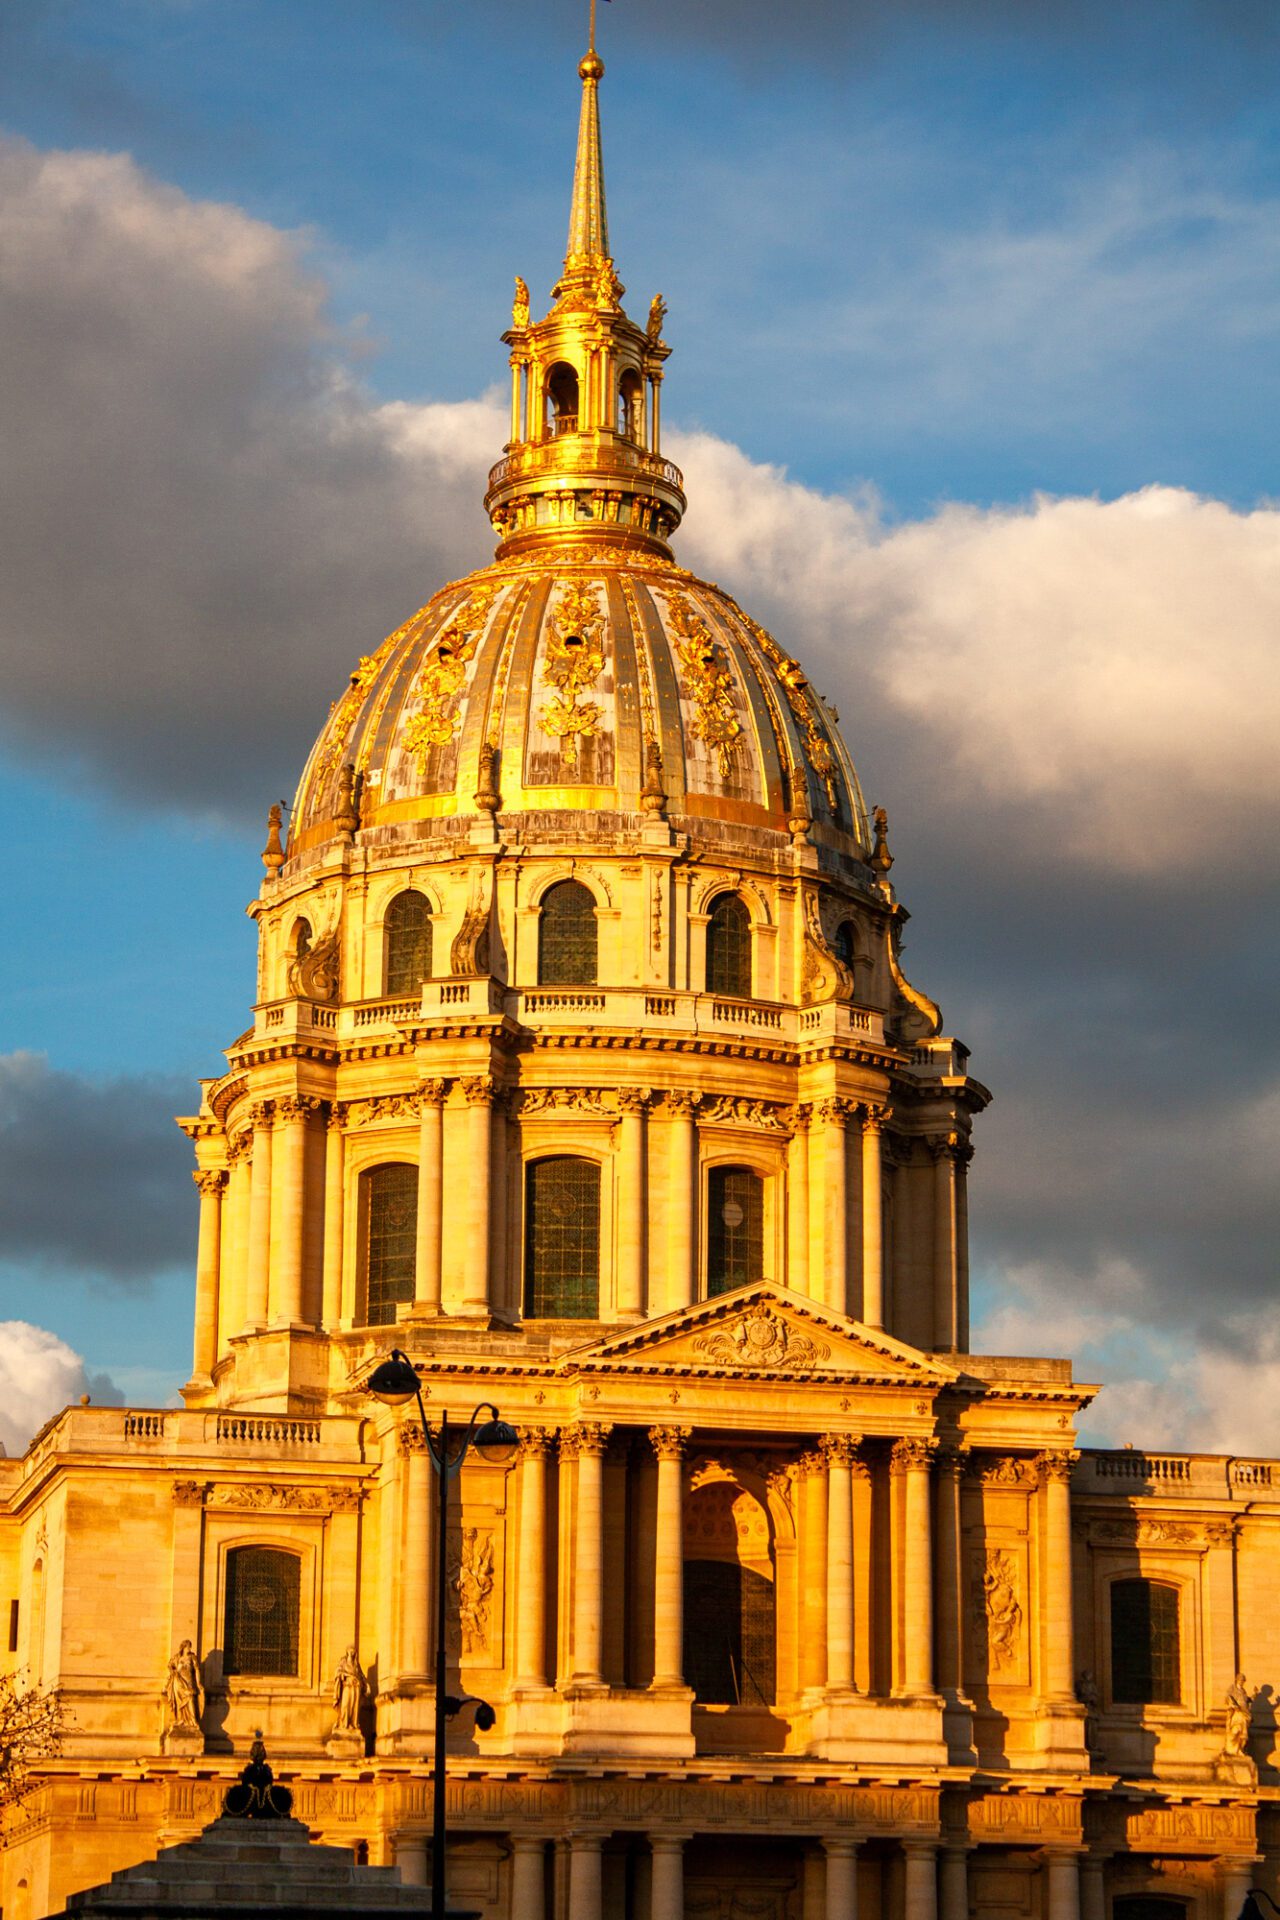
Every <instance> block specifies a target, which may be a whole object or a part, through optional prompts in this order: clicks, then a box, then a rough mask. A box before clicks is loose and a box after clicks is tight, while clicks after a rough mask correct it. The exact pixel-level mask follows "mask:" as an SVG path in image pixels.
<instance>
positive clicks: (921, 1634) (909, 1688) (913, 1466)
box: [889, 1440, 933, 1871]
mask: <svg viewBox="0 0 1280 1920" xmlns="http://www.w3.org/2000/svg"><path fill="white" fill-rule="evenodd" d="M932 1450H933V1442H932V1441H929V1440H897V1441H895V1442H894V1446H893V1452H892V1454H891V1455H890V1457H889V1471H890V1473H891V1474H893V1475H901V1476H902V1477H903V1482H904V1484H903V1490H902V1501H901V1508H900V1509H899V1507H898V1504H897V1502H896V1501H895V1505H894V1511H895V1514H896V1513H897V1512H898V1511H899V1510H900V1511H901V1516H902V1544H901V1551H900V1553H899V1555H898V1565H899V1567H900V1568H901V1575H902V1666H901V1682H900V1691H901V1692H902V1693H904V1694H906V1695H907V1696H908V1697H912V1698H918V1697H919V1696H921V1695H923V1694H930V1693H932V1692H933V1564H932V1562H933V1554H932V1549H931V1541H930V1533H931V1520H930V1513H929V1457H930V1454H931V1452H932ZM930 1870H931V1871H932V1869H930Z"/></svg>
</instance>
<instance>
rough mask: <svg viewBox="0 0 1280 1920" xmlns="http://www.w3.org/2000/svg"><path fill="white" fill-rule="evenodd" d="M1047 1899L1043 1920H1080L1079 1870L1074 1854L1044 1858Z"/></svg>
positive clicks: (1054, 1854) (1059, 1854)
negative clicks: (1046, 1877)
mask: <svg viewBox="0 0 1280 1920" xmlns="http://www.w3.org/2000/svg"><path fill="white" fill-rule="evenodd" d="M1044 1861H1045V1872H1046V1874H1047V1876H1048V1883H1049V1885H1048V1892H1049V1898H1048V1900H1047V1901H1046V1903H1045V1920H1080V1868H1079V1865H1078V1858H1077V1855H1076V1854H1074V1853H1057V1852H1054V1853H1047V1854H1046V1855H1045V1856H1044Z"/></svg>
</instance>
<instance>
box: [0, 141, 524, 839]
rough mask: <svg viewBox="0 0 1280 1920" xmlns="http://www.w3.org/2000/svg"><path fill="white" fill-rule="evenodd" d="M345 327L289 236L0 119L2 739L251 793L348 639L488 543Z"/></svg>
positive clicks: (341, 658)
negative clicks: (377, 400) (380, 394)
mask: <svg viewBox="0 0 1280 1920" xmlns="http://www.w3.org/2000/svg"><path fill="white" fill-rule="evenodd" d="M341 348H342V343H341V342H339V341H337V340H336V339H335V338H334V337H333V335H332V333H331V331H330V329H329V326H328V321H327V317H326V310H325V295H324V289H323V287H322V286H321V285H320V284H319V283H318V282H317V281H316V280H315V279H314V278H312V277H311V276H310V275H309V274H308V273H307V272H306V270H305V268H304V266H303V264H302V256H301V245H300V242H299V241H298V240H297V239H296V238H294V237H292V236H289V235H286V234H283V233H280V232H277V231H276V230H275V229H272V228H270V227H268V226H266V225H264V224H262V223H260V222H255V221H253V220H251V219H249V218H248V217H246V216H245V215H244V214H242V213H240V212H238V211H237V210H236V209H234V208H229V207H219V206H215V205H212V204H208V203H204V204H200V203H195V202H192V201H190V200H187V199H186V198H185V197H184V196H183V195H181V194H179V193H177V192H176V191H174V190H173V189H171V188H167V187H164V186H161V185H159V184H157V183H156V182H154V181H151V180H149V179H147V178H146V177H145V176H144V175H143V174H141V173H140V172H139V170H138V169H137V168H136V167H134V166H133V164H132V163H131V162H130V161H129V160H128V159H126V158H123V157H111V156H103V155H93V154H74V155H59V154H52V155H41V154H38V153H37V152H36V151H35V150H34V149H32V148H31V147H29V146H26V145H25V144H23V143H20V142H14V141H9V142H6V143H4V144H3V145H0V407H2V409H3V412H4V416H5V420H6V433H5V435H4V437H3V441H2V442H0V660H2V661H3V663H4V688H3V694H2V695H0V728H2V729H3V731H4V733H5V734H7V739H8V742H9V744H10V746H11V747H12V748H14V749H15V750H17V751H19V752H21V751H23V750H24V749H25V748H28V747H29V748H32V749H33V750H34V751H36V752H37V753H39V754H41V755H45V756H47V755H48V754H49V753H50V752H51V751H52V752H55V753H60V754H62V755H65V756H66V758H67V759H69V761H70V762H71V763H72V765H73V766H78V767H83V768H86V769H87V770H88V771H89V772H90V773H91V774H93V775H95V776H97V777H98V778H101V779H105V780H106V781H107V782H108V783H109V784H110V785H112V786H113V787H114V788H115V789H116V790H117V791H119V792H123V793H125V794H127V795H130V796H132V797H133V798H135V799H139V800H141V799H144V798H147V797H152V798H155V797H158V796H161V795H163V796H164V798H165V799H166V800H167V801H169V802H171V803H176V804H178V805H180V806H186V807H188V808H192V809H197V810H199V809H212V810H215V811H220V812H224V813H237V812H240V811H242V810H243V809H244V808H245V807H246V806H248V807H250V808H251V810H252V811H254V812H258V811H260V810H261V807H262V805H263V804H264V803H265V802H266V801H268V800H270V799H273V798H275V797H276V794H277V792H278V791H279V790H281V788H282V786H287V785H288V783H289V782H290V780H291V779H293V778H294V777H295V776H296V772H297V770H298V768H299V766H300V764H301V760H302V758H303V756H304V754H305V752H306V749H307V747H308V745H309V743H310V737H311V735H312V734H313V733H314V731H315V730H316V728H317V727H318V725H319V722H320V721H321V720H322V719H323V717H324V713H325V711H326V708H327V703H328V701H329V700H330V699H332V698H334V697H335V696H336V695H337V694H338V693H339V692H340V691H341V689H342V686H343V685H344V684H345V681H346V677H347V674H348V673H349V672H350V669H351V667H352V666H353V665H354V663H355V661H356V660H357V659H358V658H359V657H360V655H361V654H362V653H365V652H367V651H369V650H371V648H372V647H373V646H375V645H376V644H377V642H378V640H379V639H380V637H381V636H382V634H383V633H385V632H386V631H389V630H390V628H391V627H392V626H393V625H395V624H396V623H398V621H399V620H401V619H403V618H404V616H405V613H406V612H407V611H409V610H411V609H412V608H413V607H414V606H416V605H418V604H419V603H420V602H421V601H422V600H424V599H425V598H426V597H427V595H428V594H429V593H430V592H431V591H432V590H433V589H434V587H435V586H436V585H438V584H440V582H441V581H442V579H443V578H446V577H447V576H448V572H449V571H450V569H451V567H452V565H453V564H454V563H455V562H456V561H458V560H464V559H465V560H466V561H470V562H475V561H478V560H481V559H483V558H484V557H485V552H486V545H487V539H486V536H487V528H486V526H485V522H484V518H483V514H482V512H481V510H480V506H479V498H478V494H477V491H476V489H475V487H474V484H473V485H472V486H471V487H470V488H467V489H466V490H464V491H462V492H459V491H458V490H457V489H451V488H449V487H448V486H446V485H444V484H442V480H443V478H444V477H445V475H446V474H447V472H448V469H449V464H450V459H451V455H450V452H449V449H448V448H445V449H444V450H443V451H440V450H437V449H432V448H430V447H426V446H422V445H419V446H417V447H415V448H409V447H407V446H406V444H405V440H404V431H405V430H404V423H403V421H402V420H401V418H400V416H399V415H398V414H397V411H396V410H395V409H383V410H381V411H379V410H378V409H376V408H375V407H373V406H372V405H371V404H370V403H369V402H368V401H367V399H366V398H365V397H364V396H363V395H362V393H361V392H360V390H359V389H358V387H357V386H356V385H355V384H354V383H353V382H352V380H351V378H350V375H349V373H348V372H347V371H346V369H345V367H344V360H343V354H342V350H341ZM456 430H457V429H455V431H456ZM494 451H495V457H496V451H497V449H496V448H495V450H494Z"/></svg>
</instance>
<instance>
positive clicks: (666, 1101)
mask: <svg viewBox="0 0 1280 1920" xmlns="http://www.w3.org/2000/svg"><path fill="white" fill-rule="evenodd" d="M662 1104H663V1106H664V1107H667V1108H669V1109H670V1111H671V1112H672V1113H678V1114H679V1115H680V1116H681V1118H682V1119H687V1120H693V1119H695V1118H696V1117H697V1112H698V1108H699V1107H700V1106H701V1105H702V1095H701V1094H700V1093H692V1092H688V1093H686V1092H682V1091H681V1090H680V1089H677V1090H676V1091H675V1092H673V1093H664V1094H663V1096H662Z"/></svg>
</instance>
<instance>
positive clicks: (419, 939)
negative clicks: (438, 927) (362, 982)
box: [383, 889, 431, 993]
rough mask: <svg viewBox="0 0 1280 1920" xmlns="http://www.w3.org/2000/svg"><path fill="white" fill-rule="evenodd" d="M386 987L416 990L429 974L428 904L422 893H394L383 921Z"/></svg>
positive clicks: (402, 990)
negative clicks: (394, 895)
mask: <svg viewBox="0 0 1280 1920" xmlns="http://www.w3.org/2000/svg"><path fill="white" fill-rule="evenodd" d="M383 928H384V935H385V942H386V982H387V984H386V991H387V992H388V993H416V992H417V991H418V989H419V987H420V986H421V985H422V983H423V981H424V980H429V979H430V978H431V906H430V902H429V901H428V900H427V898H426V896H425V894H421V893H415V892H413V890H412V889H410V890H409V891H408V892H406V893H398V894H397V895H396V897H395V899H394V900H393V901H392V902H391V905H390V906H389V907H388V908H387V917H386V920H385V921H384V922H383Z"/></svg>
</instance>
